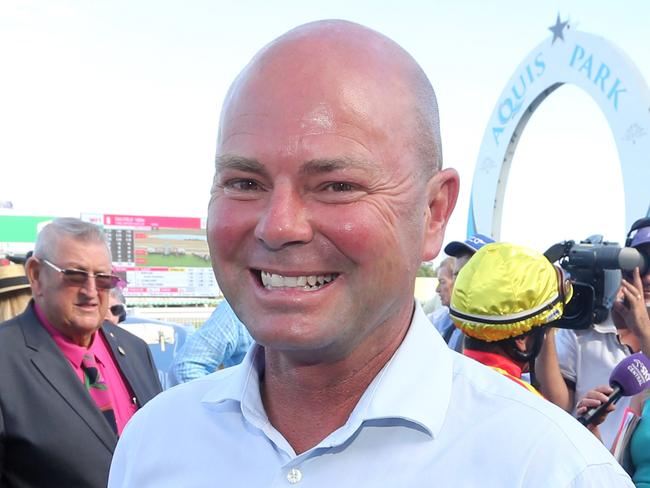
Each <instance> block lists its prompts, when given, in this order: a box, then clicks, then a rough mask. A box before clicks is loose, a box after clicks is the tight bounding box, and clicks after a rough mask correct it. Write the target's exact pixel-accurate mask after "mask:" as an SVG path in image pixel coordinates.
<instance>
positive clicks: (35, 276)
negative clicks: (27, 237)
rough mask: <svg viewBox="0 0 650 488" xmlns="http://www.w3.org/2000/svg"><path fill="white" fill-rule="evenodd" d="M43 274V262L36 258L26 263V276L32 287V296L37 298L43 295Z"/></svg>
mask: <svg viewBox="0 0 650 488" xmlns="http://www.w3.org/2000/svg"><path fill="white" fill-rule="evenodd" d="M41 272H42V269H41V262H40V261H39V260H38V259H37V258H35V257H31V258H29V259H28V260H27V262H26V263H25V274H26V275H27V279H28V280H29V285H30V286H31V287H32V295H33V296H35V297H36V296H39V295H40V294H41V281H40V276H41Z"/></svg>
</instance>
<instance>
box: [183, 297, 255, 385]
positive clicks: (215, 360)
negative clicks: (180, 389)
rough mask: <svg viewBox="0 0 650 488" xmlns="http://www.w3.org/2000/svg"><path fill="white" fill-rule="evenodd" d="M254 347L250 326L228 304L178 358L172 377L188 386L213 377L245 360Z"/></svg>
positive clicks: (216, 313)
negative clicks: (219, 369)
mask: <svg viewBox="0 0 650 488" xmlns="http://www.w3.org/2000/svg"><path fill="white" fill-rule="evenodd" d="M252 343H253V338H252V337H251V336H250V334H249V333H248V330H247V329H246V326H245V325H244V324H242V323H241V321H240V320H239V319H238V318H237V316H236V315H235V312H234V311H233V309H232V308H230V304H229V303H228V302H227V301H225V300H224V301H223V302H221V303H220V304H219V306H218V307H217V308H216V309H215V310H214V312H212V315H210V318H209V319H208V320H206V321H205V323H204V324H203V325H202V326H201V328H200V329H199V330H197V331H196V332H195V333H194V334H192V335H191V336H190V337H189V338H188V339H187V341H186V342H185V345H184V346H183V348H182V349H181V350H180V351H179V352H178V353H177V354H176V356H174V362H173V364H172V367H171V371H172V375H173V376H174V377H175V379H176V382H177V383H185V382H186V381H190V380H193V379H196V378H200V377H202V376H205V375H207V374H210V373H213V372H215V371H216V370H217V369H218V368H219V366H221V365H223V366H224V367H229V366H234V365H235V364H239V363H240V362H241V361H242V359H244V356H245V355H246V352H247V351H248V350H249V349H250V346H251V344H252Z"/></svg>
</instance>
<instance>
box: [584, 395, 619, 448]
mask: <svg viewBox="0 0 650 488" xmlns="http://www.w3.org/2000/svg"><path fill="white" fill-rule="evenodd" d="M613 391H614V390H613V389H612V387H611V386H609V385H601V386H597V387H596V388H594V389H593V390H589V391H588V392H587V394H586V395H585V397H584V398H582V399H581V400H580V401H579V402H578V404H577V405H576V414H577V415H578V417H581V416H582V415H584V414H585V413H587V410H591V409H592V408H596V407H598V406H600V405H602V404H603V403H605V402H606V401H607V399H608V397H609V395H611V394H612V393H613ZM614 410H616V405H614V404H613V403H612V404H611V405H609V406H608V407H607V408H606V409H605V411H604V412H603V413H602V414H601V415H599V416H598V417H596V418H594V420H593V421H592V423H590V424H589V425H587V426H586V427H587V429H589V431H590V432H591V433H592V434H593V435H595V436H596V437H597V438H598V439H600V440H601V442H602V439H601V437H600V429H599V428H598V426H599V425H600V424H602V423H603V422H604V421H605V419H606V418H607V415H609V414H610V413H611V412H613V411H614Z"/></svg>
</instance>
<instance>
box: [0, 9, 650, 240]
mask: <svg viewBox="0 0 650 488" xmlns="http://www.w3.org/2000/svg"><path fill="white" fill-rule="evenodd" d="M312 3H313V4H312ZM558 13H559V15H560V16H561V18H562V20H569V22H570V24H571V26H572V28H573V29H578V30H581V31H584V32H589V33H593V34H597V35H600V36H602V37H604V38H607V39H608V40H610V41H612V42H613V43H615V44H616V45H618V46H619V47H620V48H621V49H622V50H623V51H624V52H625V53H626V54H627V55H628V56H629V58H631V59H632V60H633V62H634V63H635V64H636V66H637V68H638V69H639V71H640V72H641V74H642V75H643V77H644V78H645V79H646V82H647V81H648V80H650V50H649V49H648V46H649V45H650V30H649V29H648V26H647V24H648V21H649V20H650V2H647V1H643V0H627V1H626V0H622V1H620V2H601V1H593V0H592V1H549V2H539V1H538V2H526V1H522V0H519V1H510V0H504V1H499V0H495V1H493V2H483V1H470V0H458V1H456V2H443V1H437V0H429V1H419V0H401V1H399V2H397V1H384V0H357V1H353V2H351V1H349V0H345V1H343V0H328V1H327V2H318V3H316V2H305V1H282V0H277V1H275V2H262V1H257V0H239V1H225V0H221V1H218V0H212V1H208V0H192V1H185V2H181V1H171V0H130V1H123V0H111V1H105V0H101V1H100V0H78V1H62V0H2V2H0V46H3V47H2V49H0V66H1V67H2V68H1V71H0V72H1V74H0V169H1V176H0V201H3V200H9V201H12V202H13V206H14V208H13V210H5V211H4V213H5V214H6V213H10V214H25V215H57V216H58V215H70V216H79V214H80V213H82V212H90V213H106V214H128V215H156V216H189V217H204V216H205V214H206V207H207V203H208V197H209V189H210V183H211V179H212V171H213V161H214V153H215V147H216V134H217V128H218V118H219V110H220V107H221V102H222V100H223V97H224V95H225V92H226V90H227V89H228V86H229V85H230V83H231V82H232V80H233V79H234V77H235V76H236V75H237V73H238V72H239V71H240V70H241V69H242V68H243V67H244V66H245V65H246V63H247V62H248V61H249V59H250V58H251V57H252V56H253V55H254V54H255V53H256V52H257V50H259V49H260V48H261V47H262V46H263V45H265V44H266V43H268V42H269V41H271V40H272V39H274V38H275V37H277V36H278V35H280V34H282V33H283V32H285V31H287V30H289V29H290V28H292V27H294V26H296V25H299V24H302V23H305V22H309V21H313V20H318V19H324V18H342V19H347V20H351V21H355V22H359V23H362V24H364V25H366V26H368V27H371V28H373V29H376V30H378V31H380V32H382V33H384V34H386V35H388V36H389V37H391V38H393V39H394V40H395V41H397V42H398V43H399V44H401V45H402V46H403V47H404V48H405V49H406V50H407V51H409V52H410V53H411V54H412V55H413V56H414V58H415V59H416V60H417V61H418V62H419V63H420V64H421V65H422V67H423V69H424V71H425V72H426V73H427V75H428V76H429V78H430V80H431V82H432V84H433V86H434V88H435V90H436V93H437V96H438V103H439V108H440V117H441V130H442V140H443V156H444V165H445V166H447V167H453V168H456V169H457V171H458V172H459V174H460V178H461V192H460V196H459V201H458V204H457V206H456V210H455V211H454V214H453V216H452V219H451V221H450V223H449V226H448V230H447V233H446V235H445V242H448V241H451V240H455V239H462V238H464V236H465V232H466V226H467V212H468V205H469V198H470V188H471V182H472V178H473V174H474V168H475V165H476V160H477V157H478V153H479V148H480V145H481V141H482V139H483V134H484V132H485V130H486V127H487V123H488V119H489V117H490V114H491V112H492V110H493V109H494V107H495V105H496V103H497V101H498V98H499V96H500V94H501V92H502V91H503V90H504V88H505V86H506V83H507V82H508V80H509V79H510V77H511V76H512V75H513V73H514V72H515V69H516V68H517V66H518V65H519V63H520V62H521V61H522V60H523V59H524V58H525V57H526V56H527V55H528V54H529V52H530V51H531V50H532V49H533V48H534V47H535V46H536V45H538V44H539V43H540V42H542V41H544V40H545V39H547V38H548V37H549V36H551V35H552V34H551V32H550V31H549V30H548V27H549V26H551V25H553V24H554V23H555V19H556V16H557V14H558ZM639 217H641V216H639ZM625 231H626V228H625V222H624V202H623V189H622V178H621V172H620V167H619V160H618V155H617V152H616V147H615V143H614V139H613V136H612V133H611V131H610V129H609V127H608V124H607V121H606V120H605V117H604V116H603V114H602V112H601V111H600V109H599V107H598V106H597V104H596V102H594V101H593V100H592V99H591V98H590V97H589V96H588V95H587V94H586V93H584V92H582V91H581V90H580V89H579V88H576V87H574V86H568V85H566V86H563V87H561V88H560V89H558V90H557V91H556V92H554V93H553V94H551V96H549V98H548V99H546V100H545V102H544V103H542V105H541V106H540V107H539V109H538V110H537V111H536V112H535V113H534V114H533V117H532V119H531V121H530V122H529V124H528V125H527V127H526V129H525V131H524V133H523V135H522V138H521V142H520V143H519V145H518V147H517V150H516V152H515V155H514V160H513V163H512V169H511V171H510V176H509V179H508V184H507V189H506V194H505V203H504V212H503V220H502V229H501V239H502V240H508V241H511V242H516V243H520V244H525V245H528V246H531V247H534V248H536V249H538V250H539V251H544V250H545V249H546V248H547V247H549V246H550V245H551V244H553V243H555V242H559V241H562V240H568V239H573V240H580V239H583V238H585V237H587V236H589V235H592V234H603V235H604V236H605V238H606V239H608V240H612V241H618V242H622V241H623V239H624V234H625Z"/></svg>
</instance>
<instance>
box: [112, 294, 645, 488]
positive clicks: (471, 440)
mask: <svg viewBox="0 0 650 488" xmlns="http://www.w3.org/2000/svg"><path fill="white" fill-rule="evenodd" d="M263 356H264V355H263V350H262V348H261V347H260V346H254V347H253V348H252V349H251V351H249V353H248V354H247V356H246V358H245V359H244V361H243V363H242V364H240V365H239V366H235V367H233V368H228V369H224V370H222V371H219V372H217V373H215V374H213V375H210V376H207V377H205V378H203V379H200V380H197V381H193V382H191V383H186V384H184V385H180V386H178V387H176V388H173V389H171V390H168V391H166V392H163V393H162V394H160V395H158V396H157V397H156V398H154V399H153V400H152V401H150V402H149V403H148V404H147V405H145V407H144V408H143V409H141V410H140V411H139V412H137V413H136V415H135V416H134V417H133V419H132V420H131V422H130V423H129V424H128V425H127V427H126V429H125V431H124V433H123V435H122V437H121V438H120V441H119V443H118V445H117V449H116V451H115V455H114V457H113V464H112V466H111V472H110V478H109V488H128V487H132V488H147V487H155V488H166V487H169V488H177V487H179V486H182V487H183V488H194V487H196V488H205V487H208V486H217V485H219V486H228V487H246V488H248V487H255V488H257V487H280V486H292V485H296V486H299V487H319V488H321V487H322V488H325V487H337V488H347V487H350V488H352V487H354V488H359V487H391V488H394V487H409V488H411V487H425V486H427V487H434V486H440V487H462V488H471V487H481V488H483V487H490V488H499V487H504V488H516V487H538V488H548V487H553V488H555V487H562V488H563V487H585V488H586V487H589V488H598V487H603V488H605V487H607V488H613V487H619V486H623V487H630V488H632V487H633V485H632V483H631V481H630V479H629V477H628V476H627V475H626V474H625V472H624V471H623V470H622V469H621V468H620V466H618V464H617V463H616V461H615V460H614V459H613V457H612V456H611V455H610V454H609V452H608V451H607V450H606V449H605V448H604V447H603V446H602V444H600V443H599V442H598V441H597V440H596V438H595V437H594V436H593V435H591V434H590V433H589V432H588V431H587V430H586V429H585V428H584V427H583V426H582V425H580V424H579V423H578V422H577V421H576V420H575V419H573V418H571V417H570V416H569V415H568V414H567V413H565V412H564V411H562V410H561V409H559V408H557V407H556V406H555V405H553V404H551V403H550V402H547V401H545V400H543V399H542V398H539V397H538V396H537V395H533V394H531V393H530V392H528V391H526V390H524V389H523V388H521V387H520V386H519V385H516V384H515V383H513V382H512V381H510V380H508V379H506V378H504V377H503V376H502V375H500V374H498V373H496V372H494V371H493V370H491V369H490V368H487V367H485V366H483V365H481V364H479V363H478V362H476V361H473V360H472V359H469V358H466V357H463V356H461V355H460V354H457V353H456V352H454V351H452V350H450V349H448V348H447V346H446V344H445V343H444V341H443V340H442V339H441V337H440V334H438V332H436V331H435V330H434V328H433V327H431V324H430V323H429V321H428V319H427V318H426V316H425V315H424V312H422V310H421V308H420V307H419V306H418V307H416V310H415V315H414V319H413V322H412V324H411V327H410V329H409V331H408V333H407V335H406V337H405V338H404V341H403V342H402V344H401V346H400V347H399V349H398V350H397V351H396V353H395V354H394V355H393V357H392V359H391V360H390V361H389V362H388V363H387V364H386V366H385V367H384V368H383V369H382V370H381V371H380V373H379V374H378V375H377V376H376V377H375V379H374V380H373V381H372V382H371V384H370V385H369V386H368V388H367V390H366V391H365V393H364V394H363V396H362V397H361V399H360V400H359V403H358V404H357V406H356V407H355V409H354V411H353V412H352V414H351V415H350V417H349V419H348V421H347V423H346V424H345V425H343V426H342V427H340V428H339V429H338V430H336V431H334V432H333V433H331V434H330V435H329V436H327V437H326V438H325V439H323V440H322V441H321V442H320V443H319V444H318V445H317V446H315V447H314V448H312V449H310V450H308V451H306V452H304V453H302V454H300V455H296V453H295V452H294V450H293V449H292V448H291V446H290V445H289V444H288V442H287V441H286V439H285V438H284V437H283V436H282V434H280V433H279V432H278V431H277V430H276V429H275V428H274V427H273V426H272V425H271V424H270V423H269V421H268V418H267V416H266V413H265V411H264V406H263V404H262V401H261V398H260V382H259V381H260V380H259V374H260V369H261V367H262V366H263V365H262V364H261V363H262V361H263Z"/></svg>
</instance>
